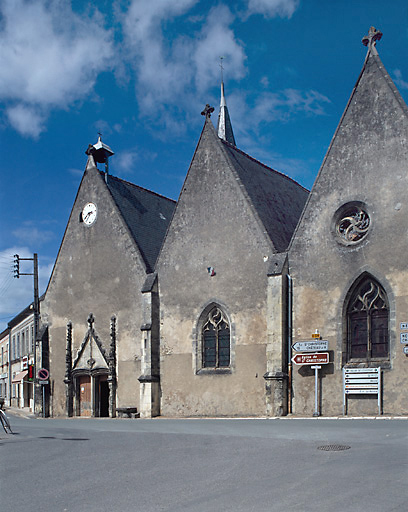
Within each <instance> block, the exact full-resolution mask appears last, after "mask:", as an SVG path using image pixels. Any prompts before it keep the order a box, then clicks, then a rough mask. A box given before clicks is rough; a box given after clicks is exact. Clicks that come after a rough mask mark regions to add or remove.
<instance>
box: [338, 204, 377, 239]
mask: <svg viewBox="0 0 408 512" xmlns="http://www.w3.org/2000/svg"><path fill="white" fill-rule="evenodd" d="M369 228H370V217H369V215H368V213H367V212H366V211H365V210H364V209H363V208H361V207H360V206H357V205H352V206H348V207H347V206H346V207H343V208H342V211H341V212H340V214H339V219H338V221H337V223H336V231H337V234H338V236H339V237H340V239H341V240H342V241H343V242H346V243H357V242H359V241H360V240H362V239H363V238H364V237H365V236H366V235H367V233H368V230H369Z"/></svg>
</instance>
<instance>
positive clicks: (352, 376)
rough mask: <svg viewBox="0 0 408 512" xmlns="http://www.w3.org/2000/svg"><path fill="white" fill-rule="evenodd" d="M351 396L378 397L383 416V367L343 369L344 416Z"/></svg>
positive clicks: (379, 411) (379, 410)
mask: <svg viewBox="0 0 408 512" xmlns="http://www.w3.org/2000/svg"><path fill="white" fill-rule="evenodd" d="M349 395H377V402H378V415H379V416H380V415H381V367H380V366H379V367H378V368H343V416H344V415H346V414H347V399H348V397H349Z"/></svg>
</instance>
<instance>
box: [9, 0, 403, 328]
mask: <svg viewBox="0 0 408 512" xmlns="http://www.w3.org/2000/svg"><path fill="white" fill-rule="evenodd" d="M371 25H373V26H375V27H376V28H378V29H379V30H381V31H382V32H383V34H384V35H383V38H382V40H381V41H380V42H379V43H378V44H377V49H378V51H379V54H380V57H381V59H382V61H383V63H384V65H385V67H386V69H387V70H388V72H389V73H390V75H391V77H392V79H393V80H394V81H395V83H396V85H397V87H398V89H399V91H400V93H401V94H402V96H403V98H404V99H405V101H406V102H407V101H408V61H407V47H408V3H407V2H406V0H390V1H388V2H384V1H383V0H370V1H367V0H332V1H330V0H325V1H323V0H236V1H234V2H232V1H227V0H224V1H223V0H221V1H211V0H201V1H200V0H126V1H124V0H117V1H115V0H111V1H108V0H99V1H98V2H96V1H92V2H90V1H86V0H72V2H69V1H67V0H32V1H28V0H0V68H1V70H2V73H1V74H0V141H1V145H0V147H1V160H0V162H1V169H0V208H1V217H0V218H1V223H0V331H1V330H3V329H4V328H5V327H6V324H7V321H8V320H10V319H11V318H12V317H13V316H14V315H15V314H16V313H18V312H19V311H21V310H22V309H23V308H24V307H25V306H26V305H28V304H29V303H30V301H31V300H32V290H33V287H32V278H30V277H21V278H20V279H13V277H12V276H13V273H12V265H13V254H15V253H18V254H20V256H22V257H32V254H33V253H34V252H37V253H38V256H39V264H40V288H41V290H40V291H41V292H43V291H44V290H45V287H46V284H47V281H48V278H49V274H50V271H51V269H52V266H53V264H54V261H55V257H56V255H57V252H58V248H59V246H60V243H61V240H62V236H63V233H64V230H65V226H66V223H67V220H68V217H69V214H70V211H71V208H72V205H73V201H74V198H75V194H76V192H77V188H78V185H79V182H80V179H81V176H82V173H83V170H84V166H85V164H86V155H85V150H86V148H87V146H88V144H89V143H92V144H93V143H95V142H96V140H97V136H98V131H100V132H101V133H102V139H103V141H104V142H105V143H107V144H108V145H109V146H110V147H111V148H112V149H113V151H115V156H114V157H112V158H111V160H110V172H111V173H112V174H114V175H116V176H119V177H121V178H123V179H126V180H129V181H131V182H133V183H136V184H138V185H141V186H143V187H145V188H148V189H150V190H154V191H155V192H158V193H160V194H163V195H165V196H168V197H171V198H173V199H177V197H178V194H179V191H180V188H181V184H182V181H183V179H184V177H185V174H186V172H187V169H188V166H189V163H190V160H191V158H192V156H193V153H194V149H195V146H196V144H197V141H198V138H199V135H200V131H201V129H202V125H203V118H202V116H201V115H200V112H201V111H202V109H203V107H204V105H205V104H206V103H210V104H211V105H213V106H214V107H215V108H216V112H215V114H216V113H217V111H218V105H219V88H220V67H219V62H220V59H219V58H220V56H222V57H224V59H223V66H224V82H225V88H226V96H227V104H228V108H229V112H230V117H231V121H232V124H233V128H234V133H235V139H236V142H237V146H238V147H239V148H240V149H242V150H243V151H245V152H247V153H249V154H250V155H251V156H253V157H255V158H257V159H259V160H261V161H262V162H264V163H266V164H267V165H270V166H271V167H273V168H275V169H277V170H279V171H281V172H283V173H285V174H288V175H289V176H291V177H292V178H294V179H296V180H297V181H299V182H300V183H301V184H302V185H304V186H305V187H307V188H311V186H312V184H313V181H314V178H315V176H316V174H317V172H318V170H319V167H320V164H321V162H322V159H323V157H324V154H325V152H326V150H327V147H328V145H329V143H330V140H331V138H332V136H333V133H334V131H335V129H336V126H337V124H338V122H339V120H340V117H341V114H342V113H343V110H344V108H345V106H346V103H347V100H348V98H349V96H350V94H351V91H352V88H353V86H354V84H355V82H356V80H357V78H358V75H359V72H360V70H361V68H362V65H363V62H364V58H365V55H366V48H365V47H364V46H363V45H362V44H361V39H362V37H363V36H365V35H366V34H367V33H368V29H369V27H370V26H371ZM213 120H214V122H216V115H214V116H213ZM27 265H28V266H26V267H24V270H25V271H27V272H30V271H31V264H27Z"/></svg>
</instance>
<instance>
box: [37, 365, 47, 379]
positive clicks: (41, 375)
mask: <svg viewBox="0 0 408 512" xmlns="http://www.w3.org/2000/svg"><path fill="white" fill-rule="evenodd" d="M49 376H50V372H49V371H48V370H46V369H45V368H41V370H38V374H37V377H38V378H39V380H47V379H48V377H49Z"/></svg>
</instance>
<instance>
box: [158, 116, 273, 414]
mask: <svg viewBox="0 0 408 512" xmlns="http://www.w3.org/2000/svg"><path fill="white" fill-rule="evenodd" d="M272 252H273V251H272V247H271V244H270V242H269V241H268V239H267V236H266V235H265V233H263V232H262V229H261V227H260V223H259V221H258V220H257V219H256V218H255V216H254V214H253V212H252V210H251V208H250V206H249V203H248V201H247V199H246V197H245V195H244V192H243V191H242V189H241V187H240V185H239V182H238V181H237V178H236V176H235V175H234V174H233V172H232V170H231V169H230V168H229V167H228V164H227V160H226V158H225V155H224V153H223V151H222V149H221V144H220V143H219V141H218V140H217V138H216V135H215V133H214V129H211V127H209V126H207V127H205V128H204V131H203V134H202V137H201V140H200V143H199V145H198V148H197V151H196V154H195V156H194V159H193V162H192V165H191V167H190V170H189V174H188V176H187V179H186V182H185V184H184V187H183V190H182V193H181V196H180V200H179V204H178V207H177V210H176V213H175V216H174V218H173V221H172V224H171V226H170V229H169V232H168V235H167V238H166V241H165V244H164V247H163V249H162V253H161V255H160V257H159V262H158V265H157V270H158V275H159V293H160V315H161V316H160V336H161V338H160V348H161V354H160V356H161V359H160V371H161V392H162V402H161V408H162V414H164V415H171V416H173V415H176V416H195V415H196V416H201V415H205V416H212V415H214V416H222V415H245V416H248V415H264V414H266V403H265V381H264V379H263V375H264V373H265V372H266V369H267V368H266V347H267V341H268V339H267V325H266V323H267V322H266V318H267V295H266V293H267V292H266V291H267V270H268V267H269V258H270V257H271V255H272ZM208 267H213V268H214V270H215V273H216V274H215V276H213V277H211V276H210V274H209V273H208V270H207V268H208ZM211 302H214V303H217V304H219V305H220V306H221V307H223V310H224V312H225V313H226V314H227V316H228V318H229V321H230V328H231V338H232V341H231V348H232V358H231V359H232V364H231V372H230V373H226V374H225V373H216V374H215V373H212V374H211V373H200V372H198V370H199V369H200V368H199V359H200V357H199V354H198V353H197V351H199V350H200V348H199V346H198V344H197V343H198V338H199V336H200V332H199V329H198V320H199V317H200V315H201V313H202V312H203V310H204V308H205V307H206V306H207V305H208V304H210V303H211Z"/></svg>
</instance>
